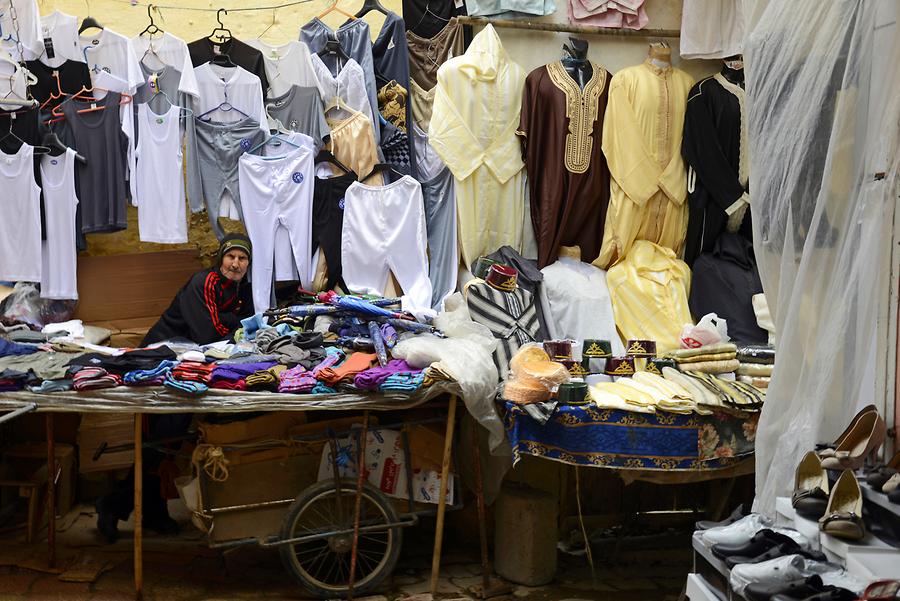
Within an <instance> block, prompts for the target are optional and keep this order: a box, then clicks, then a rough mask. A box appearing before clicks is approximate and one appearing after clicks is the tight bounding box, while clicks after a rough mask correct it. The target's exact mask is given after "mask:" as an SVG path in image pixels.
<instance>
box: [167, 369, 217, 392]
mask: <svg viewBox="0 0 900 601" xmlns="http://www.w3.org/2000/svg"><path fill="white" fill-rule="evenodd" d="M164 386H165V387H166V388H171V389H172V390H175V391H176V392H184V393H186V394H190V395H200V394H203V393H204V392H206V391H207V390H209V386H207V385H206V384H204V383H203V382H195V381H193V380H176V379H175V378H173V377H172V372H169V373H167V374H166V381H165V384H164Z"/></svg>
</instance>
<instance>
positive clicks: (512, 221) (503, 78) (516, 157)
mask: <svg viewBox="0 0 900 601" xmlns="http://www.w3.org/2000/svg"><path fill="white" fill-rule="evenodd" d="M437 79H438V82H437V86H436V88H435V95H434V106H433V108H432V114H431V125H430V128H429V132H428V143H429V144H430V145H431V147H432V148H433V149H434V151H435V152H436V153H437V155H438V156H439V157H440V158H441V160H443V161H444V163H446V164H447V166H448V167H449V168H450V171H451V172H452V173H453V177H454V179H455V184H456V211H457V219H458V224H459V245H460V251H461V254H462V258H463V261H464V262H465V264H466V266H468V267H469V269H470V270H471V268H472V265H473V264H474V262H475V260H476V259H477V258H478V257H479V256H481V255H487V254H490V253H492V252H494V251H496V250H497V249H498V248H500V247H501V246H503V245H509V246H511V247H513V248H514V249H516V250H517V251H520V250H521V246H522V232H523V225H524V219H525V200H524V198H525V197H524V194H525V178H524V171H523V169H522V168H523V167H524V163H523V161H522V149H521V147H520V145H519V139H518V137H516V128H517V127H518V125H519V112H520V111H521V109H522V89H523V87H524V85H525V70H524V69H522V67H520V66H519V65H517V64H516V63H514V62H512V61H511V60H510V59H509V56H508V55H507V54H506V50H504V49H503V46H502V45H501V44H500V38H499V37H498V36H497V32H495V31H494V28H493V27H492V26H491V25H488V26H487V27H485V28H484V29H483V30H481V32H479V33H478V35H476V36H475V38H474V39H473V40H472V44H471V45H470V46H469V48H468V50H466V52H465V54H463V55H462V56H458V57H455V58H452V59H450V60H449V61H447V62H446V63H444V64H443V65H441V68H440V69H439V70H438V74H437Z"/></svg>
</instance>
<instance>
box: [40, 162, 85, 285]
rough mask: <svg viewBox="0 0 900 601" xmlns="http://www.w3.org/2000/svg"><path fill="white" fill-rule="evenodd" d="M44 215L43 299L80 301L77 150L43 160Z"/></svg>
mask: <svg viewBox="0 0 900 601" xmlns="http://www.w3.org/2000/svg"><path fill="white" fill-rule="evenodd" d="M41 182H42V185H43V191H44V216H45V221H46V226H47V239H46V240H44V242H43V252H42V255H43V270H42V271H41V298H49V299H54V300H77V299H78V278H77V262H78V261H77V252H78V251H77V249H76V248H75V209H76V208H77V206H78V196H77V195H76V194H75V151H74V150H72V149H71V148H69V149H67V150H66V152H65V154H62V155H60V156H58V157H54V156H49V155H46V156H44V157H43V158H42V159H41Z"/></svg>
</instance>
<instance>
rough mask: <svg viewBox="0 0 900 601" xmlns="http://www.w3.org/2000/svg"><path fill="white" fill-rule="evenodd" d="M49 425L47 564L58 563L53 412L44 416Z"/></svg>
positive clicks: (51, 565) (47, 425)
mask: <svg viewBox="0 0 900 601" xmlns="http://www.w3.org/2000/svg"><path fill="white" fill-rule="evenodd" d="M44 422H45V423H46V427H47V565H48V566H50V567H51V568H52V567H53V566H54V565H55V564H56V434H55V432H54V431H53V414H52V413H48V414H46V415H45V416H44Z"/></svg>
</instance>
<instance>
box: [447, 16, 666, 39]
mask: <svg viewBox="0 0 900 601" xmlns="http://www.w3.org/2000/svg"><path fill="white" fill-rule="evenodd" d="M457 19H459V22H460V23H462V24H463V25H476V26H481V27H483V26H485V25H488V24H490V25H493V26H494V27H496V28H498V29H528V30H532V31H551V32H556V33H581V34H588V35H600V36H611V37H620V38H680V37H681V32H680V31H679V30H677V29H613V28H606V27H595V26H591V25H570V24H568V23H553V22H545V21H521V20H518V19H487V18H485V17H469V16H464V15H460V16H458V17H457Z"/></svg>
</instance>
